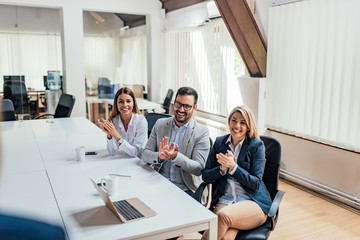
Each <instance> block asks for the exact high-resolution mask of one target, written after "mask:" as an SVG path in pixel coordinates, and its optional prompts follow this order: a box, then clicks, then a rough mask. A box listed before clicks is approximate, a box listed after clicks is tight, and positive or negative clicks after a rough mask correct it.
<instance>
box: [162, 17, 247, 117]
mask: <svg viewBox="0 0 360 240" xmlns="http://www.w3.org/2000/svg"><path fill="white" fill-rule="evenodd" d="M163 43H164V52H163V57H162V60H163V61H162V65H161V66H162V81H161V83H162V84H161V88H162V89H161V92H162V93H163V96H165V95H166V91H167V89H169V88H172V89H175V90H176V89H178V88H179V87H182V86H190V87H193V88H194V89H196V90H197V92H198V94H199V101H198V109H199V110H202V111H206V112H209V113H214V114H218V115H224V116H226V115H227V114H228V112H229V111H230V110H231V109H228V108H229V107H228V102H230V101H232V102H237V105H240V104H242V100H241V96H240V90H239V84H238V78H237V77H238V76H239V75H244V74H245V73H246V68H245V65H244V64H243V62H242V60H241V57H240V55H239V53H238V51H237V49H236V47H235V45H234V43H233V41H232V38H231V36H230V34H229V32H228V30H227V28H226V26H225V24H224V22H223V21H222V19H219V20H215V21H214V20H213V21H212V22H211V23H210V24H207V25H204V26H199V27H192V28H186V29H180V30H173V31H168V32H165V33H164V34H163ZM229 89H235V90H237V91H236V92H237V93H238V94H233V95H231V96H230V95H229V94H228V92H229Z"/></svg>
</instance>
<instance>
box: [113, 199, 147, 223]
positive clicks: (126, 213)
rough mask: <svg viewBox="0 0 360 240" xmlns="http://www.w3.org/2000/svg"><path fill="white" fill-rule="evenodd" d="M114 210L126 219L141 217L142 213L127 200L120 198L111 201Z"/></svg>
mask: <svg viewBox="0 0 360 240" xmlns="http://www.w3.org/2000/svg"><path fill="white" fill-rule="evenodd" d="M113 204H114V206H115V208H116V210H117V211H118V212H119V213H120V214H121V215H122V216H123V217H124V218H125V219H126V220H127V221H129V220H133V219H137V218H142V217H144V215H142V214H141V213H140V212H139V211H138V210H136V208H134V207H133V206H132V205H131V204H130V203H128V201H126V200H121V201H117V202H113Z"/></svg>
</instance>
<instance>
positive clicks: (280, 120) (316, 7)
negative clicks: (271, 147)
mask: <svg viewBox="0 0 360 240" xmlns="http://www.w3.org/2000/svg"><path fill="white" fill-rule="evenodd" d="M359 13H360V1H358V0H342V1H338V0H316V1H302V2H298V3H293V4H287V5H282V6H278V7H272V8H271V9H270V15H269V20H270V21H269V41H268V66H267V69H268V72H267V84H266V86H267V89H266V91H267V95H266V96H267V99H266V101H267V104H266V108H267V112H266V123H267V127H269V128H271V129H274V130H278V131H281V132H284V133H289V134H293V135H296V136H300V137H304V138H308V139H311V140H315V141H319V142H324V143H327V144H331V145H335V146H339V147H343V148H346V149H350V150H355V151H360V125H359V122H360V81H359V80H358V77H357V70H359V69H360V45H359V42H360V28H359V26H358V23H359V22H360V14H359Z"/></svg>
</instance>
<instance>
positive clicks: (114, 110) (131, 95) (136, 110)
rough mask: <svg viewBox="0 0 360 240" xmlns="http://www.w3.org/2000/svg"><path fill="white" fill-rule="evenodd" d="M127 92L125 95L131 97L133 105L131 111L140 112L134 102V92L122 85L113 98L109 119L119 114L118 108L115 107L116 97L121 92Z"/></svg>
mask: <svg viewBox="0 0 360 240" xmlns="http://www.w3.org/2000/svg"><path fill="white" fill-rule="evenodd" d="M123 93H125V94H127V95H130V97H131V98H132V100H133V102H134V106H133V109H132V112H133V113H140V112H139V108H138V105H137V102H136V98H135V95H134V92H133V91H132V90H131V89H130V88H128V87H122V88H120V89H119V90H118V91H117V92H116V94H115V98H114V104H113V108H112V110H111V114H110V117H109V121H111V120H112V119H113V118H115V117H116V116H117V115H118V114H120V112H119V109H118V108H117V99H118V97H119V96H120V95H121V94H123Z"/></svg>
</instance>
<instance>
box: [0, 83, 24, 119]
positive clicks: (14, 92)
mask: <svg viewBox="0 0 360 240" xmlns="http://www.w3.org/2000/svg"><path fill="white" fill-rule="evenodd" d="M3 86H4V98H5V99H10V100H11V101H12V102H13V105H14V110H15V113H29V111H30V110H29V109H30V104H29V98H28V94H27V91H26V85H25V82H24V81H23V80H7V81H4V85H3Z"/></svg>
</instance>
